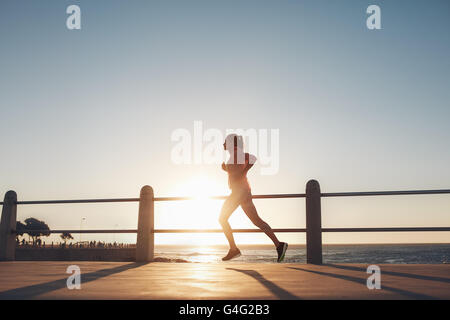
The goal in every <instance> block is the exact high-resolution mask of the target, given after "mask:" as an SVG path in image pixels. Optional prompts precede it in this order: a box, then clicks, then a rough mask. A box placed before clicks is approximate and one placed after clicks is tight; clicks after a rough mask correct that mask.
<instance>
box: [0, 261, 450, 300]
mask: <svg viewBox="0 0 450 320" xmlns="http://www.w3.org/2000/svg"><path fill="white" fill-rule="evenodd" d="M69 265H78V266H79V267H80V269H81V289H80V290H69V289H67V286H66V280H67V278H68V277H69V274H66V269H67V267H68V266H69ZM367 266H368V265H362V264H338V265H323V266H315V265H305V264H288V263H282V264H275V263H267V264H263V263H260V264H256V263H246V264H243V263H164V262H155V263H147V264H139V263H131V262H86V261H84V262H69V261H61V262H47V261H44V262H38V261H27V262H23V261H14V262H0V299H450V265H446V264H442V265H392V264H388V265H379V267H380V268H381V289H380V290H369V289H368V288H367V286H366V281H367V278H368V277H369V276H370V275H369V274H367V273H366V269H367Z"/></svg>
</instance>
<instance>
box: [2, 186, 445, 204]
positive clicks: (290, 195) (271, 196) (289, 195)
mask: <svg viewBox="0 0 450 320" xmlns="http://www.w3.org/2000/svg"><path fill="white" fill-rule="evenodd" d="M421 194H422V195H425V194H450V189H438V190H404V191H363V192H327V193H321V197H360V196H396V195H421ZM227 197H228V196H208V197H205V198H203V197H154V198H153V200H154V201H186V200H198V199H213V200H223V199H226V198H227ZM305 197H306V194H304V193H281V194H260V195H253V196H252V198H253V199H284V198H305ZM107 202H139V198H112V199H75V200H31V201H17V202H16V203H17V204H20V205H26V204H68V203H107ZM0 205H3V202H0Z"/></svg>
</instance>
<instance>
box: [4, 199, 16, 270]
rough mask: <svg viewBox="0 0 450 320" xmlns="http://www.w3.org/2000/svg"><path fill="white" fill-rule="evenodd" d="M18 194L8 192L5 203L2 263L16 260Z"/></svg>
mask: <svg viewBox="0 0 450 320" xmlns="http://www.w3.org/2000/svg"><path fill="white" fill-rule="evenodd" d="M16 218H17V194H16V193H15V192H14V191H8V192H7V193H6V194H5V200H4V201H3V209H2V218H1V222H0V261H8V260H15V258H16V234H15V233H14V232H13V231H14V230H16Z"/></svg>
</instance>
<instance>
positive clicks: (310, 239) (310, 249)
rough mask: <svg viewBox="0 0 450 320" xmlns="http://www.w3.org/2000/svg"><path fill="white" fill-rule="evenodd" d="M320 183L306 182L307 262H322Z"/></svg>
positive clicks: (314, 181)
mask: <svg viewBox="0 0 450 320" xmlns="http://www.w3.org/2000/svg"><path fill="white" fill-rule="evenodd" d="M320 199H321V193H320V185H319V182H317V181H316V180H309V181H308V183H307V184H306V263H311V264H322V217H321V216H322V213H321V207H320Z"/></svg>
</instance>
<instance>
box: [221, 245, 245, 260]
mask: <svg viewBox="0 0 450 320" xmlns="http://www.w3.org/2000/svg"><path fill="white" fill-rule="evenodd" d="M240 256H241V251H239V249H237V248H236V249H235V250H232V249H230V250H229V251H228V254H227V255H226V256H225V257H223V258H222V261H228V260H231V259H234V258H237V257H240Z"/></svg>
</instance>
